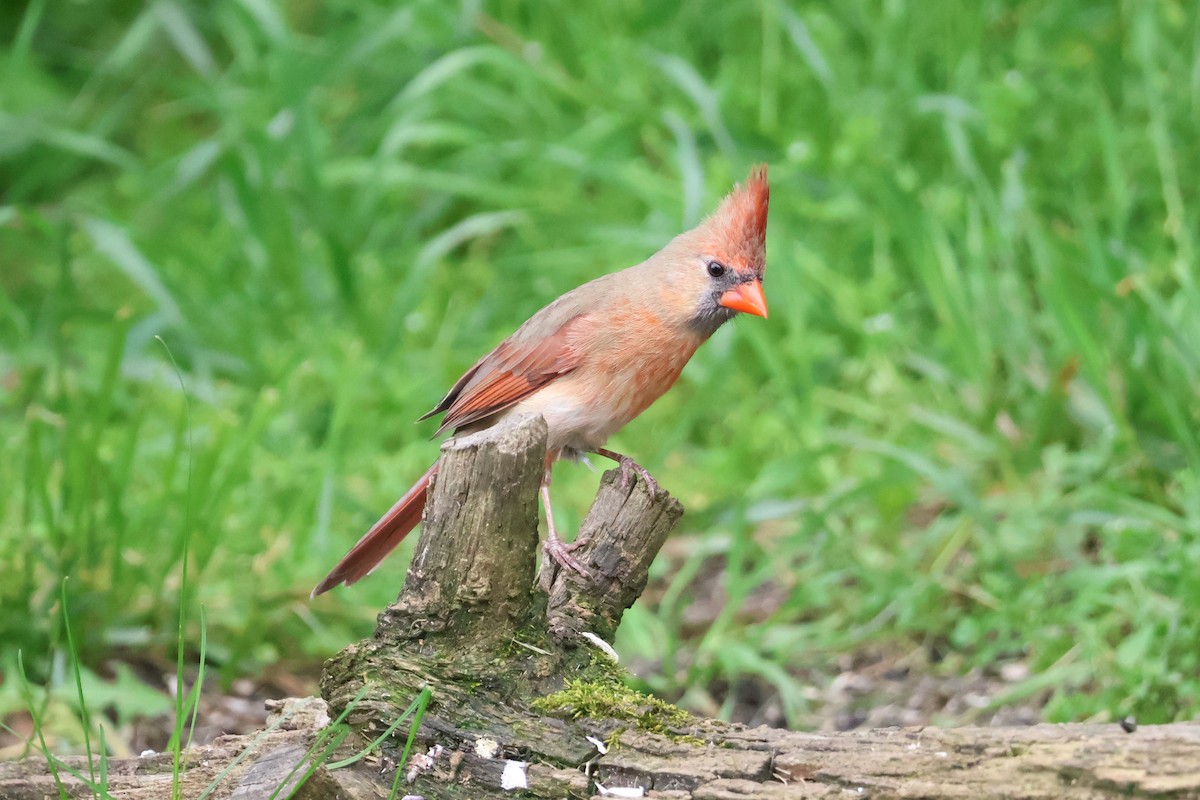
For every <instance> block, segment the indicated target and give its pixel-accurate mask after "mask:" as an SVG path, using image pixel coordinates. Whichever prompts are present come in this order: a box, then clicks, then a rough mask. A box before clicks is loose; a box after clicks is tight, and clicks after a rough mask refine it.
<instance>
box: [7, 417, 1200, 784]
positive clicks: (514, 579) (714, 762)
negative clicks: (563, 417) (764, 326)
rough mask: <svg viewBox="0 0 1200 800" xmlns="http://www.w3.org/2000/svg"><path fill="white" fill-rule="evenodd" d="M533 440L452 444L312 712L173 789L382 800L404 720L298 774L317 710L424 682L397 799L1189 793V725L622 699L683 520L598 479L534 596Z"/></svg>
mask: <svg viewBox="0 0 1200 800" xmlns="http://www.w3.org/2000/svg"><path fill="white" fill-rule="evenodd" d="M545 436H546V434H545V425H544V423H542V421H541V420H540V419H535V420H522V421H517V422H515V423H514V424H512V425H510V426H506V427H505V428H503V429H500V430H494V431H489V432H485V433H481V434H477V435H476V436H473V437H464V438H461V439H458V440H455V441H452V442H449V443H447V444H446V445H445V446H444V447H443V462H442V467H441V470H440V472H439V474H438V476H437V478H436V480H435V482H434V485H433V487H432V489H431V496H430V500H429V505H428V508H427V510H426V518H425V525H424V528H423V530H422V534H421V538H420V540H419V541H418V544H417V550H416V554H415V555H414V557H413V562H412V566H411V567H410V570H409V573H408V577H407V580H406V581H405V584H404V589H403V591H402V592H401V593H400V596H399V598H398V599H397V601H396V602H395V603H394V604H393V605H391V606H389V607H388V608H387V610H385V611H384V612H383V613H382V614H380V616H379V621H378V626H377V629H376V632H375V636H374V637H373V638H371V639H369V640H366V641H363V642H359V643H357V644H355V645H352V646H350V647H348V648H346V649H345V650H344V651H342V652H341V653H339V654H338V655H337V656H335V657H334V658H332V659H330V660H329V662H327V664H326V669H325V673H324V678H323V680H322V693H323V694H324V695H325V698H326V700H318V699H314V698H304V699H300V700H292V701H287V703H285V704H283V705H282V706H281V708H280V709H279V711H278V712H277V715H276V719H275V721H274V723H273V724H272V726H271V727H269V728H268V729H267V730H266V731H264V732H263V733H260V734H257V735H252V736H242V737H224V738H223V739H222V740H218V741H217V742H216V743H214V744H213V745H211V746H209V747H205V748H197V750H196V751H194V752H193V753H192V754H191V756H190V758H189V759H188V769H187V770H186V772H185V773H184V775H183V783H182V796H183V797H187V798H198V797H200V796H201V795H204V796H206V797H211V798H213V800H224V799H225V798H235V800H252V799H254V800H257V798H263V799H264V800H265V799H266V798H270V797H288V796H293V797H296V798H300V800H334V798H338V800H367V798H370V799H371V800H376V798H382V797H387V796H388V793H389V792H390V790H391V787H392V783H393V781H394V779H395V763H396V760H397V758H398V750H399V749H400V748H401V747H402V746H403V743H404V740H405V738H406V735H407V727H408V726H407V725H405V726H402V727H401V728H400V731H402V732H404V733H403V734H401V733H397V734H396V735H394V736H393V737H392V739H393V742H392V744H390V745H385V747H384V750H383V752H382V753H378V754H376V755H373V756H371V757H368V758H366V759H363V760H361V761H359V762H357V763H355V764H353V765H352V766H349V767H346V768H342V769H330V768H328V767H326V766H321V765H312V766H313V771H312V774H311V775H310V776H309V777H308V779H307V781H306V782H304V783H303V784H300V782H299V778H298V776H300V775H303V774H305V772H306V770H307V768H308V767H309V766H310V765H311V762H312V761H313V756H312V753H311V748H312V745H313V743H314V742H315V741H317V740H318V737H319V736H320V733H321V730H322V728H324V726H326V725H327V724H328V720H329V717H330V716H336V715H337V714H339V713H340V712H341V711H343V710H346V709H349V717H348V719H349V720H350V722H351V723H352V724H353V725H354V726H355V728H356V730H357V731H358V732H360V733H361V734H362V736H361V737H360V738H358V739H357V740H353V741H352V740H347V741H346V742H344V743H343V745H342V747H341V750H340V751H339V752H338V753H337V754H336V755H334V756H333V758H334V759H336V758H340V757H343V756H345V755H349V754H350V753H352V752H354V751H356V750H359V749H360V748H362V747H363V745H364V744H365V743H366V742H367V741H369V740H370V739H372V738H374V737H375V736H377V735H378V734H379V732H381V731H383V730H384V729H385V728H387V727H388V726H389V725H390V724H391V723H392V722H393V721H394V720H395V719H397V717H398V715H400V713H401V711H402V710H403V709H404V708H405V707H406V706H407V705H408V704H409V702H410V701H411V700H412V699H413V698H414V697H415V696H416V695H417V694H418V693H419V692H420V691H421V690H422V689H423V688H426V687H429V688H430V689H431V690H432V698H433V699H432V704H431V705H430V707H429V709H428V713H427V714H426V716H425V717H424V719H423V722H422V726H421V728H420V730H419V735H418V739H417V742H416V747H415V750H414V752H415V753H416V754H417V757H416V758H414V759H412V760H411V761H410V763H409V765H408V767H406V770H405V773H404V774H403V775H401V776H400V781H401V786H402V789H401V791H400V792H399V794H398V795H397V796H398V797H405V796H407V797H416V798H425V800H433V799H434V798H452V797H454V798H480V799H481V800H486V798H499V797H514V796H516V797H534V798H564V797H578V798H588V797H605V796H609V797H611V796H620V797H638V796H648V797H658V798H675V799H676V800H682V799H683V798H690V799H692V800H735V799H736V798H746V797H763V798H774V799H775V800H791V799H792V798H844V797H870V798H874V800H880V799H881V798H926V799H927V800H941V799H942V798H947V799H949V798H1045V799H1046V800H1051V798H1065V799H1066V800H1070V799H1071V798H1100V797H1142V798H1148V797H1155V798H1163V797H1171V798H1200V724H1198V723H1181V724H1176V725H1161V726H1143V727H1141V728H1139V729H1137V730H1136V731H1133V732H1130V733H1127V732H1125V731H1124V730H1122V729H1121V727H1120V726H1118V725H1115V724H1109V725H1037V726H1034V727H1029V728H959V729H955V730H938V729H935V728H905V729H899V728H894V729H885V730H875V731H854V732H850V733H842V734H811V733H796V732H789V731H780V730H770V729H766V728H758V729H754V730H747V729H745V728H744V727H741V726H737V725H726V724H721V723H718V722H714V721H711V720H698V719H695V718H692V717H690V716H688V715H686V714H684V713H683V712H681V711H678V710H677V709H673V708H672V707H670V706H668V705H666V704H665V703H661V702H660V701H655V700H653V699H651V698H648V697H645V696H643V695H639V694H637V693H635V692H630V691H629V690H627V689H625V688H624V686H623V683H622V681H621V673H620V671H619V668H618V667H616V666H615V665H614V664H613V663H612V661H611V660H610V658H609V656H608V655H607V654H606V653H605V649H604V645H603V643H604V642H606V641H609V640H611V638H612V635H613V633H614V632H615V631H616V629H617V625H618V624H619V622H620V619H621V615H622V613H623V612H624V610H625V609H626V608H628V607H629V605H630V604H632V603H633V601H634V600H635V599H636V598H637V596H638V594H639V593H640V592H641V590H642V589H643V587H644V585H645V581H646V570H647V568H648V566H649V564H650V562H651V560H653V558H654V555H655V554H656V553H657V552H658V549H659V547H660V546H661V545H662V543H663V540H664V539H665V538H666V536H667V534H668V533H669V532H670V530H671V528H672V527H674V525H675V523H676V522H677V521H678V520H679V517H680V515H681V514H682V510H681V509H680V507H679V504H678V503H676V502H675V501H674V500H672V499H670V498H669V497H667V496H661V497H658V498H655V497H652V496H651V495H650V493H649V492H648V491H647V490H646V487H645V486H644V484H643V483H642V482H641V481H640V480H639V479H636V478H634V479H632V480H629V481H622V479H621V477H620V475H619V473H618V472H616V471H613V472H610V473H607V474H606V475H605V476H604V479H603V481H602V483H601V487H600V492H599V494H598V495H597V498H596V501H595V503H594V504H593V506H592V509H591V511H590V513H589V514H588V517H587V519H586V520H585V521H584V523H583V526H582V529H581V536H582V538H583V539H584V544H583V545H581V546H580V547H579V549H577V550H576V551H575V553H574V555H575V556H576V558H577V559H578V560H579V561H580V562H581V563H582V564H583V565H584V566H585V567H587V569H588V570H589V571H590V572H591V573H592V576H593V580H590V581H589V580H585V579H582V578H580V577H579V576H577V575H575V574H573V573H567V572H563V571H560V570H558V569H556V568H555V566H554V565H553V564H543V567H542V569H543V574H542V580H541V581H540V582H539V586H535V585H534V566H535V562H536V559H537V553H538V539H537V503H536V490H537V486H538V480H539V477H540V475H541V471H542V458H543V453H544V450H545ZM326 701H328V706H327V705H326ZM351 739H353V737H351ZM324 760H325V761H328V760H329V759H328V757H327V758H326V759H324ZM68 761H69V762H70V764H71V765H72V766H73V767H74V768H75V769H77V770H79V771H80V772H85V771H86V769H87V767H86V762H85V761H84V760H83V759H81V758H76V759H69V760H68ZM65 784H66V788H67V791H68V792H69V793H70V794H71V796H72V797H91V796H93V795H92V793H91V792H90V791H89V790H88V789H87V787H85V786H84V785H83V784H81V783H80V782H79V781H77V780H76V779H74V778H70V777H67V778H66V780H65ZM170 787H171V769H170V756H163V755H156V756H150V757H148V758H143V759H127V760H122V761H112V762H109V764H108V789H109V792H110V793H111V794H112V795H113V796H120V797H123V798H131V799H132V800H137V799H138V798H157V797H168V796H170V792H171V788H170ZM279 787H284V788H283V789H282V790H280V791H277V789H279ZM639 792H643V793H645V794H639ZM57 793H58V791H57V789H56V787H55V784H54V782H53V779H52V778H51V777H50V776H49V775H48V774H47V772H46V769H45V764H44V762H39V761H37V760H27V761H25V762H20V763H17V764H0V798H5V800H8V798H13V800H25V799H26V798H30V799H32V798H39V799H40V798H43V797H49V796H56V795H57Z"/></svg>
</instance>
